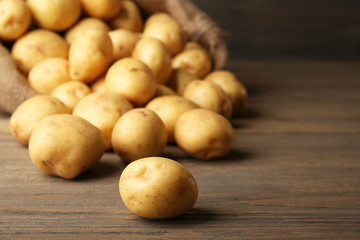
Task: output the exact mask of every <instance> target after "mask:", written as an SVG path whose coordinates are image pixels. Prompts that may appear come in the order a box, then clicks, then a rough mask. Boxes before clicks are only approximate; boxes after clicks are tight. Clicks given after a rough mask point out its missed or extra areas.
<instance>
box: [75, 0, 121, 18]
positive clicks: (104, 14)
mask: <svg viewBox="0 0 360 240" xmlns="http://www.w3.org/2000/svg"><path fill="white" fill-rule="evenodd" d="M80 2H81V4H82V6H83V9H84V11H85V12H86V13H87V14H88V15H90V16H92V17H96V18H100V19H106V20H107V19H111V18H114V17H115V16H116V15H117V14H118V13H119V12H120V10H121V6H122V2H121V0H96V1H94V0H80Z"/></svg>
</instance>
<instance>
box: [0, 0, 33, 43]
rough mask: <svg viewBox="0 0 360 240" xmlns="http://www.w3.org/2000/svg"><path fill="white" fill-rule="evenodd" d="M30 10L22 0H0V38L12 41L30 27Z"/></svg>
mask: <svg viewBox="0 0 360 240" xmlns="http://www.w3.org/2000/svg"><path fill="white" fill-rule="evenodd" d="M30 23H31V12H30V9H29V7H28V6H27V4H26V2H24V1H23V0H1V1H0V39H2V40H4V41H13V40H15V39H17V38H19V37H21V36H22V35H23V34H24V33H25V32H26V31H27V30H28V29H29V27H30Z"/></svg>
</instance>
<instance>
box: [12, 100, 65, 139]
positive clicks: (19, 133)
mask: <svg viewBox="0 0 360 240" xmlns="http://www.w3.org/2000/svg"><path fill="white" fill-rule="evenodd" d="M59 113H71V111H70V109H69V108H67V107H66V106H65V105H64V104H63V103H62V102H61V101H59V100H58V99H56V98H55V97H52V96H50V95H37V96H34V97H32V98H29V99H27V100H26V101H24V102H23V103H21V104H20V105H19V106H18V107H17V108H16V110H15V111H14V112H13V114H12V115H11V117H10V123H9V124H10V132H11V134H12V135H13V137H14V138H15V139H16V140H18V141H19V142H20V143H22V144H24V145H27V144H28V143H29V139H30V135H31V134H32V131H33V130H34V128H35V126H36V124H37V123H38V122H39V121H40V120H41V119H43V118H45V117H47V116H49V115H53V114H59Z"/></svg>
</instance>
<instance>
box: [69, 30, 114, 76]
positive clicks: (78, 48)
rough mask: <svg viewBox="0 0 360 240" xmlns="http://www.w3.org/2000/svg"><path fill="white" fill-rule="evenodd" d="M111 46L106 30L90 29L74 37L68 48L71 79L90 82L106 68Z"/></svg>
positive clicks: (111, 53)
mask: <svg viewBox="0 0 360 240" xmlns="http://www.w3.org/2000/svg"><path fill="white" fill-rule="evenodd" d="M112 57H113V47H112V42H111V39H110V37H109V35H108V33H107V32H105V31H102V30H97V29H96V30H95V29H91V30H88V31H86V32H84V33H83V34H82V35H79V36H78V37H77V38H75V40H74V42H73V43H72V44H71V45H70V49H69V66H70V76H71V79H73V80H76V81H80V82H84V83H91V82H93V81H95V79H96V78H98V77H99V76H101V75H102V74H103V73H104V72H105V71H106V70H107V68H108V66H109V64H110V63H111V60H112Z"/></svg>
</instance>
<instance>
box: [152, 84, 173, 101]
mask: <svg viewBox="0 0 360 240" xmlns="http://www.w3.org/2000/svg"><path fill="white" fill-rule="evenodd" d="M167 95H177V94H176V92H174V90H172V89H171V88H169V87H168V86H165V85H163V84H156V90H155V94H154V96H153V99H154V98H157V97H161V96H167Z"/></svg>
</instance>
